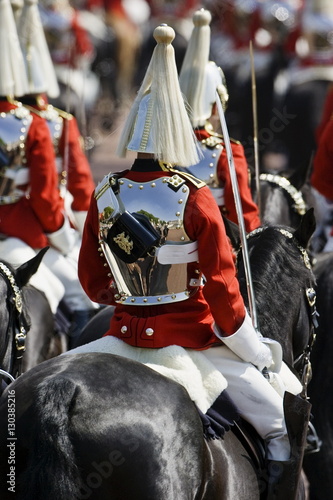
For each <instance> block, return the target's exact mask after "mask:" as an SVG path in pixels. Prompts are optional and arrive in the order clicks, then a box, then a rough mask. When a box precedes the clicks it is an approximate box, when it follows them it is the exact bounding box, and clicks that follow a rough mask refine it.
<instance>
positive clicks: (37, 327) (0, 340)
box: [0, 247, 52, 383]
mask: <svg viewBox="0 0 333 500" xmlns="http://www.w3.org/2000/svg"><path fill="white" fill-rule="evenodd" d="M46 251H47V247H46V248H44V249H43V250H41V251H40V252H39V253H38V254H37V255H36V256H35V257H33V258H32V259H30V260H29V261H28V262H25V263H24V264H22V265H21V266H20V267H19V268H18V269H14V268H13V267H12V266H11V265H10V264H9V263H8V262H5V261H1V262H0V294H1V297H3V300H2V301H1V303H0V324H1V325H2V328H4V326H6V329H5V331H4V333H3V334H2V335H0V369H1V370H2V372H3V373H2V378H3V379H4V381H5V382H6V383H7V382H8V380H10V379H11V378H16V377H17V376H18V375H20V373H21V371H22V370H23V364H22V363H23V353H24V352H25V350H26V347H27V336H28V335H27V334H28V332H30V333H31V332H32V335H34V336H35V337H36V339H32V341H30V342H29V344H30V349H31V352H32V356H33V357H35V356H36V354H33V351H34V348H35V346H36V345H38V344H39V342H38V339H40V337H41V336H42V337H43V343H44V337H45V335H44V334H45V328H46V329H47V328H48V321H49V317H48V313H49V312H50V313H51V318H52V312H51V310H50V307H49V305H48V302H47V301H46V298H45V296H44V295H43V294H41V293H40V292H39V291H38V290H36V289H35V288H33V287H31V286H30V285H29V284H28V283H29V280H30V278H31V276H32V275H33V274H34V273H35V272H36V271H37V269H38V267H39V264H40V262H41V260H42V258H43V256H44V254H45V252H46ZM29 308H31V311H32V312H34V321H33V322H31V319H30V315H29V312H28V309H29ZM26 366H27V365H26ZM6 373H7V375H6Z"/></svg>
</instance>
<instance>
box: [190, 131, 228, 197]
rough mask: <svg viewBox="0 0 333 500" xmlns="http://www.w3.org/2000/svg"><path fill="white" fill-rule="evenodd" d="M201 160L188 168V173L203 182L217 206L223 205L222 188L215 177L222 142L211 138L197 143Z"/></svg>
mask: <svg viewBox="0 0 333 500" xmlns="http://www.w3.org/2000/svg"><path fill="white" fill-rule="evenodd" d="M198 144H199V147H200V150H201V152H202V154H203V158H201V160H200V161H199V163H197V164H196V165H191V166H190V167H188V171H189V172H190V173H191V174H192V175H194V176H195V177H198V179H201V180H203V181H204V182H205V183H206V184H207V186H208V187H209V189H210V190H211V192H212V194H213V196H214V198H215V200H216V202H217V204H218V205H219V206H222V205H224V187H223V186H221V182H220V181H219V179H218V176H217V166H218V162H219V159H220V156H221V153H222V151H223V145H222V140H221V139H220V138H219V137H215V136H211V137H208V138H207V139H204V140H203V141H199V142H198Z"/></svg>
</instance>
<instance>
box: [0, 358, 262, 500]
mask: <svg viewBox="0 0 333 500" xmlns="http://www.w3.org/2000/svg"><path fill="white" fill-rule="evenodd" d="M41 381H42V382H41ZM10 390H12V391H15V397H16V436H18V441H17V448H16V455H17V464H18V466H17V468H16V474H17V476H16V479H17V496H16V497H15V498H17V499H22V500H23V499H25V500H28V499H32V498H33V499H34V500H39V499H40V500H42V499H43V500H45V498H48V500H56V499H57V500H59V498H61V499H71V500H74V499H76V498H78V499H79V498H99V499H104V498H112V499H116V500H118V499H119V500H120V499H121V500H125V499H126V500H131V499H133V500H134V499H135V500H140V499H142V500H148V499H154V500H157V499H159V500H160V499H161V500H163V499H165V500H170V499H176V498H177V499H178V498H182V499H183V498H189V499H203V498H205V499H207V500H208V499H209V500H212V499H214V498H220V496H218V495H220V494H221V488H225V486H222V484H224V483H226V480H227V478H229V479H230V480H232V482H234V483H235V485H236V486H235V488H236V490H237V491H235V490H234V493H235V495H236V496H237V495H238V493H240V492H241V491H242V489H244V485H243V484H242V482H241V481H238V485H237V481H236V479H237V476H238V474H242V473H243V472H244V474H246V475H247V476H248V475H250V476H252V480H253V481H252V482H253V484H254V488H253V490H254V492H255V493H254V494H253V498H257V496H256V495H257V492H258V486H257V481H256V476H255V472H254V470H253V467H252V466H251V463H250V459H249V458H248V457H246V456H245V455H247V454H246V453H245V452H244V448H243V447H242V446H241V444H240V443H238V441H237V439H236V438H235V437H234V436H233V435H232V433H227V434H226V436H229V437H228V438H225V439H224V440H223V441H222V443H223V446H221V441H218V440H213V441H212V442H211V443H207V441H206V440H205V439H204V437H203V429H202V423H201V420H200V417H199V414H198V412H197V410H196V407H195V405H194V403H193V402H192V401H191V400H190V399H189V397H188V395H187V393H186V391H185V389H184V388H183V387H182V386H180V385H179V384H177V383H175V382H172V381H170V380H168V379H167V378H165V377H163V376H161V375H160V374H158V373H156V372H154V371H153V370H151V369H149V368H147V367H145V366H144V365H141V364H140V363H136V362H133V361H129V360H126V359H124V358H121V357H118V356H114V355H110V354H101V353H99V354H97V355H96V354H82V355H81V354H76V355H67V356H61V357H60V358H54V359H52V360H49V361H47V362H44V363H42V364H40V365H38V366H37V367H35V368H34V369H33V370H30V371H29V372H27V373H25V374H23V375H22V376H21V377H20V378H19V379H17V380H16V381H15V382H14V383H13V384H12V385H11V386H10ZM7 399H8V393H7V394H5V395H4V397H3V399H2V401H1V405H0V428H1V429H4V430H6V429H7V425H6V421H7ZM7 437H8V436H7V435H6V431H4V432H2V433H1V437H0V450H1V451H0V453H1V455H3V457H2V458H5V457H4V455H5V453H6V441H7ZM235 452H236V453H237V460H240V464H237V468H236V467H235V465H234V464H233V463H232V460H231V462H230V456H229V454H230V453H235ZM243 455H244V456H243ZM213 459H214V460H216V464H215V465H213ZM1 462H2V463H3V464H4V468H2V470H1V479H0V481H1V483H0V485H1V492H3V494H4V496H2V498H4V499H5V498H12V496H11V494H10V493H8V491H7V495H8V496H7V497H6V493H5V491H6V490H7V488H6V483H5V481H6V479H5V478H6V473H7V460H1ZM229 462H230V463H229ZM74 463H75V464H76V465H75V466H74V465H73V464H74ZM209 464H211V465H210V466H209ZM22 470H24V471H25V472H24V474H22V473H21V471H22ZM79 478H80V480H79ZM80 481H81V483H80ZM184 492H186V493H185V494H184ZM217 492H218V493H217ZM184 495H185V496H184ZM223 498H229V497H228V496H227V497H223ZM231 498H235V497H232V496H230V499H231ZM238 498H244V499H245V498H252V496H251V495H250V496H244V497H243V496H242V495H240V496H238Z"/></svg>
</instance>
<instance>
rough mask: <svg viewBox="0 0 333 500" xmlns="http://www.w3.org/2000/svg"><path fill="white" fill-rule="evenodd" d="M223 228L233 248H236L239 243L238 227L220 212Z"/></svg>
mask: <svg viewBox="0 0 333 500" xmlns="http://www.w3.org/2000/svg"><path fill="white" fill-rule="evenodd" d="M222 218H223V222H224V226H225V230H226V233H227V236H228V238H229V239H230V241H231V245H232V247H233V248H234V250H238V249H239V247H240V244H241V240H240V233H239V227H238V225H237V224H235V223H234V222H232V221H231V220H229V219H228V218H227V217H225V216H224V215H223V214H222Z"/></svg>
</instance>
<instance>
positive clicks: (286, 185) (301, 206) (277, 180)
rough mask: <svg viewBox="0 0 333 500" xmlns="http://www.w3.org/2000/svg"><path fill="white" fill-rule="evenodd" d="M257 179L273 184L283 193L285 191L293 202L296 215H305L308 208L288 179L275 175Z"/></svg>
mask: <svg viewBox="0 0 333 500" xmlns="http://www.w3.org/2000/svg"><path fill="white" fill-rule="evenodd" d="M259 179H260V180H262V181H267V182H270V183H271V184H275V185H276V186H279V187H280V188H282V189H283V190H284V191H286V192H287V193H288V194H289V196H290V197H291V199H292V200H293V202H294V204H293V205H292V208H293V209H294V211H295V212H296V213H297V214H298V215H304V214H305V212H306V210H307V208H308V207H307V204H306V203H305V201H304V198H303V195H302V193H301V191H298V189H296V188H295V187H294V186H293V185H292V184H291V183H290V181H289V180H288V179H286V178H285V177H281V176H280V175H276V174H260V177H259Z"/></svg>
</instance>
